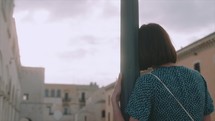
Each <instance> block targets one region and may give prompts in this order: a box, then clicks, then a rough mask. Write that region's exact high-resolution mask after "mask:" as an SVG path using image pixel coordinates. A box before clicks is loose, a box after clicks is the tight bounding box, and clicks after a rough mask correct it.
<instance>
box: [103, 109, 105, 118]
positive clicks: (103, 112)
mask: <svg viewBox="0 0 215 121" xmlns="http://www.w3.org/2000/svg"><path fill="white" fill-rule="evenodd" d="M102 118H105V110H102Z"/></svg>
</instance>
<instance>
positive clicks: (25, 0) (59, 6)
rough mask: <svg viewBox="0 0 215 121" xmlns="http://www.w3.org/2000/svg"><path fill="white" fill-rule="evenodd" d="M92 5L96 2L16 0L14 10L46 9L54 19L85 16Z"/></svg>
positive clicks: (33, 10)
mask: <svg viewBox="0 0 215 121" xmlns="http://www.w3.org/2000/svg"><path fill="white" fill-rule="evenodd" d="M94 5H95V6H96V2H94V1H89V0H16V1H15V11H17V12H20V11H24V10H28V11H30V13H33V12H35V11H37V10H38V9H42V10H48V11H49V12H50V13H51V14H50V17H51V18H52V19H51V20H53V21H56V20H61V19H65V18H78V17H82V16H85V15H87V14H88V12H89V11H91V10H93V7H94Z"/></svg>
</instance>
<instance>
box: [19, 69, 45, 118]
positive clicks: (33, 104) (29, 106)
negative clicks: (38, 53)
mask: <svg viewBox="0 0 215 121" xmlns="http://www.w3.org/2000/svg"><path fill="white" fill-rule="evenodd" d="M20 80H21V87H22V98H23V100H22V102H21V105H20V107H21V113H20V118H29V119H31V120H32V121H43V110H44V109H43V108H44V97H43V90H44V68H35V67H21V71H20Z"/></svg>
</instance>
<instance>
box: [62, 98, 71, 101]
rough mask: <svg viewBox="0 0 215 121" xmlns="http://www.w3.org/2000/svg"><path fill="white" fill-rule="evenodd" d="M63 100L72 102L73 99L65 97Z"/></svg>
mask: <svg viewBox="0 0 215 121" xmlns="http://www.w3.org/2000/svg"><path fill="white" fill-rule="evenodd" d="M62 101H63V102H70V101H71V98H63V99H62Z"/></svg>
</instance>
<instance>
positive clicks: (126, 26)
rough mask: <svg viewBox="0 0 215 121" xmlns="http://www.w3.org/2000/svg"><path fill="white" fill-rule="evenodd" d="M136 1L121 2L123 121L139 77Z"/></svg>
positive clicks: (126, 118)
mask: <svg viewBox="0 0 215 121" xmlns="http://www.w3.org/2000/svg"><path fill="white" fill-rule="evenodd" d="M138 16H139V15H138V0H121V38H120V39H121V40H120V46H121V47H120V49H121V65H120V71H121V73H122V74H123V81H122V94H121V99H120V104H121V111H122V114H123V116H124V118H125V121H128V120H129V116H128V115H127V114H126V113H125V112H124V109H125V107H126V105H127V103H128V98H129V96H130V94H131V91H132V89H133V86H134V84H135V80H136V79H137V77H138V76H139V67H138V66H139V64H138V52H137V48H138V28H139V17H138Z"/></svg>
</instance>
